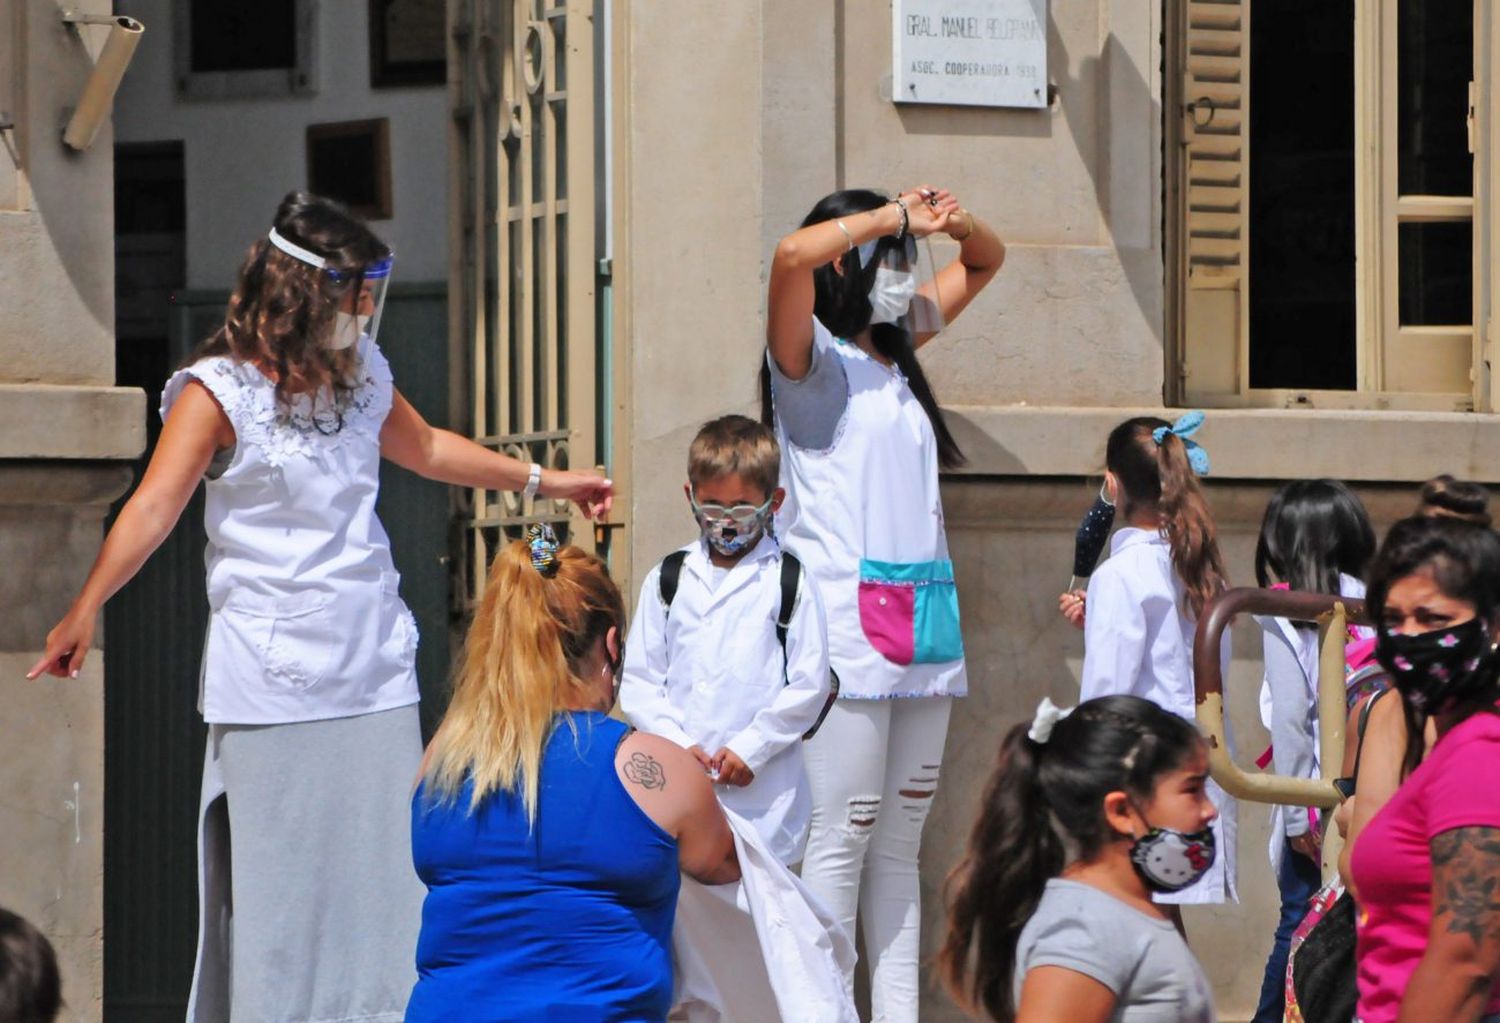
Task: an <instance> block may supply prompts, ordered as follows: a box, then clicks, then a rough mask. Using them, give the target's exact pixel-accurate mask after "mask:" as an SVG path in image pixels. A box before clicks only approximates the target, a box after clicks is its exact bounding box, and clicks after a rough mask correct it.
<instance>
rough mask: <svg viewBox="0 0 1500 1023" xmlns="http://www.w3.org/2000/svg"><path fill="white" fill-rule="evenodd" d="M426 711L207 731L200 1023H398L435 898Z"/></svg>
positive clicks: (197, 992)
mask: <svg viewBox="0 0 1500 1023" xmlns="http://www.w3.org/2000/svg"><path fill="white" fill-rule="evenodd" d="M421 746H422V740H421V729H420V725H419V721H418V716H417V708H416V706H410V707H401V708H398V709H396V710H388V711H381V712H379V713H375V714H365V715H362V716H360V717H352V718H335V719H333V720H329V721H309V722H300V723H296V724H288V725H210V726H209V732H208V751H207V753H206V755H205V757H204V764H203V797H202V801H201V803H200V805H199V828H198V898H199V928H198V960H197V964H196V967H195V969H194V971H193V993H192V996H191V999H190V1000H189V1002H188V1014H187V1019H188V1023H230V1021H232V1023H334V1021H355V1020H358V1021H366V1023H379V1021H385V1020H390V1021H399V1020H401V1019H402V1017H403V1016H404V1015H405V1011H406V1002H407V999H408V998H409V997H410V996H411V989H412V985H413V984H414V983H415V982H416V966H415V953H416V942H417V931H418V929H419V928H420V926H421V916H422V898H423V895H424V894H425V889H424V887H423V885H422V883H421V881H419V880H418V879H417V875H416V873H415V871H414V870H413V869H412V863H411V793H412V787H413V785H414V783H415V781H416V776H417V770H418V768H419V767H420V764H421V758H422V748H421Z"/></svg>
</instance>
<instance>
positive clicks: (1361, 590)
mask: <svg viewBox="0 0 1500 1023" xmlns="http://www.w3.org/2000/svg"><path fill="white" fill-rule="evenodd" d="M1339 595H1340V596H1342V597H1349V598H1350V599H1353V600H1363V599H1364V596H1365V584H1364V583H1363V582H1362V581H1360V580H1359V579H1356V578H1354V576H1352V575H1345V574H1342V573H1340V575H1339ZM1255 621H1256V624H1258V625H1259V626H1260V627H1261V629H1262V630H1264V648H1265V665H1266V674H1265V677H1264V678H1263V679H1262V681H1261V684H1260V719H1261V723H1262V724H1264V725H1265V727H1266V729H1267V731H1269V732H1270V733H1271V748H1272V751H1273V760H1274V767H1275V769H1276V773H1277V774H1292V775H1293V776H1296V777H1306V778H1316V777H1318V776H1319V774H1320V772H1321V770H1322V765H1321V751H1320V750H1319V745H1318V741H1319V735H1320V734H1321V730H1320V728H1319V726H1318V630H1317V629H1299V628H1297V627H1296V626H1295V625H1293V624H1292V622H1291V620H1290V619H1288V618H1276V617H1272V616H1270V615H1256V616H1255ZM1358 631H1359V633H1360V635H1362V636H1368V635H1372V634H1373V633H1372V631H1371V630H1369V629H1364V628H1361V629H1359V630H1358ZM1308 828H1309V820H1308V816H1307V809H1306V807H1287V806H1273V807H1272V808H1271V839H1270V855H1271V869H1272V870H1273V871H1279V870H1280V869H1281V860H1282V857H1283V855H1284V854H1285V851H1286V840H1287V838H1288V837H1296V836H1298V835H1303V834H1306V832H1307V830H1308Z"/></svg>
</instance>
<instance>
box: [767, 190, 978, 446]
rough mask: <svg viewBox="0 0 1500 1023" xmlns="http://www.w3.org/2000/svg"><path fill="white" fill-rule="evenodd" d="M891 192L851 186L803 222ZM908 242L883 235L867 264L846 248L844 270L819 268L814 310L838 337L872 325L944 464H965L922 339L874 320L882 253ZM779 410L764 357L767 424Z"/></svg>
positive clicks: (861, 207) (881, 201)
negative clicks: (922, 352)
mask: <svg viewBox="0 0 1500 1023" xmlns="http://www.w3.org/2000/svg"><path fill="white" fill-rule="evenodd" d="M890 201H891V200H890V197H889V196H887V195H882V194H881V193H879V192H876V191H873V190H871V189H868V188H847V189H844V190H843V191H840V192H833V193H831V194H830V195H826V196H824V197H823V198H822V199H820V200H818V204H817V205H816V206H814V207H813V208H812V211H811V212H810V213H808V215H807V216H806V217H804V218H803V219H802V225H801V226H802V227H811V226H812V225H813V224H822V223H826V222H827V221H830V220H837V219H838V218H840V217H847V216H851V215H853V214H855V213H865V212H867V211H869V210H874V209H879V208H880V207H881V206H884V205H885V204H886V203H888V202H890ZM902 244H903V243H902V242H900V241H897V240H896V238H895V237H894V236H893V235H887V236H886V237H884V238H880V239H879V240H878V241H877V243H876V249H875V255H874V256H873V257H872V258H871V259H870V263H869V265H868V266H865V265H862V264H861V262H860V258H859V250H858V249H850V250H849V251H848V252H846V253H844V258H843V262H842V264H841V265H842V268H843V273H839V271H837V270H835V269H834V268H833V264H832V263H831V262H830V263H825V264H823V265H822V266H820V267H818V268H817V269H816V270H814V271H813V288H814V296H815V297H814V299H813V315H814V316H816V317H817V318H818V319H819V320H820V321H821V322H822V324H823V326H825V327H827V328H828V332H829V333H830V334H832V335H833V336H834V337H839V338H852V337H854V336H855V335H857V334H859V333H860V332H861V331H863V330H864V329H865V328H866V327H868V328H869V329H870V343H871V344H872V345H873V346H874V347H875V351H877V352H879V353H880V354H881V355H882V356H883V357H885V358H887V359H889V360H891V362H892V363H893V364H894V365H895V366H896V368H897V369H899V370H900V371H901V374H902V376H904V377H906V382H907V384H908V386H910V387H911V393H912V394H913V395H915V396H916V399H917V401H918V403H920V404H921V406H922V409H923V411H925V412H926V413H927V418H928V420H929V421H930V422H931V423H932V432H933V435H934V436H935V437H936V438H937V449H938V464H939V465H941V466H942V467H943V468H944V469H956V468H958V467H959V466H961V465H963V464H964V461H965V459H964V454H963V452H962V451H961V450H959V447H958V442H957V441H955V440H954V439H953V434H952V433H951V432H949V430H948V423H947V421H946V420H945V419H944V418H943V410H942V409H941V408H939V407H938V402H937V398H936V397H935V396H934V395H933V393H932V385H931V384H929V383H928V382H927V374H926V373H924V372H922V363H921V362H919V361H918V360H917V346H916V339H915V338H913V337H912V336H911V334H910V333H908V332H907V330H906V328H904V327H902V326H900V325H899V324H895V323H876V324H873V325H872V324H871V323H870V316H871V314H872V312H873V310H872V309H871V306H870V286H871V285H872V284H874V283H875V271H876V270H877V269H878V268H879V266H880V256H881V255H883V254H884V253H885V252H886V251H887V250H889V249H892V248H897V247H899V246H901V245H902ZM773 416H774V412H773V410H772V405H771V368H770V366H768V365H765V364H764V363H762V365H761V367H760V418H761V422H763V423H765V424H766V425H767V426H773V425H774V423H773Z"/></svg>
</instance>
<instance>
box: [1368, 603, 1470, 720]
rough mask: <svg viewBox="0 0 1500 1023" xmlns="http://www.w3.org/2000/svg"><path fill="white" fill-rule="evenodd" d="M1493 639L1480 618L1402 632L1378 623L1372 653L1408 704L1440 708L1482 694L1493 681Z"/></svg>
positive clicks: (1439, 710) (1430, 711)
mask: <svg viewBox="0 0 1500 1023" xmlns="http://www.w3.org/2000/svg"><path fill="white" fill-rule="evenodd" d="M1495 649H1496V643H1495V641H1494V639H1493V638H1492V637H1491V636H1490V630H1489V628H1488V627H1487V624H1486V623H1485V621H1484V620H1483V619H1481V618H1471V619H1469V620H1468V621H1466V622H1463V623H1461V624H1459V625H1455V626H1453V627H1452V628H1448V629H1438V630H1437V631H1435V632H1422V633H1418V634H1417V635H1415V636H1407V635H1403V634H1402V633H1399V632H1396V631H1395V630H1393V629H1381V630H1380V636H1379V638H1377V639H1376V640H1375V656H1376V657H1377V658H1378V659H1379V660H1380V663H1381V665H1383V666H1384V667H1385V670H1386V671H1388V672H1390V673H1391V681H1392V682H1393V683H1394V684H1395V686H1396V690H1397V691H1398V692H1399V693H1400V694H1401V698H1402V699H1404V700H1405V701H1406V702H1407V704H1408V705H1410V706H1411V708H1412V709H1413V710H1416V711H1418V712H1420V713H1422V714H1439V713H1442V712H1443V711H1444V710H1446V709H1447V708H1448V707H1450V706H1452V705H1453V704H1454V703H1458V702H1462V701H1464V700H1468V699H1472V698H1475V697H1479V696H1482V695H1484V692H1485V690H1486V689H1488V688H1490V687H1491V686H1493V685H1494V682H1495V658H1496V654H1495Z"/></svg>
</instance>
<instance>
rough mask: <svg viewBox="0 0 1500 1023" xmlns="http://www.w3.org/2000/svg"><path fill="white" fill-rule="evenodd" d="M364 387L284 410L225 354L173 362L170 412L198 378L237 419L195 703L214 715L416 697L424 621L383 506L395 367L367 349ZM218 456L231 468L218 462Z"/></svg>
mask: <svg viewBox="0 0 1500 1023" xmlns="http://www.w3.org/2000/svg"><path fill="white" fill-rule="evenodd" d="M359 357H360V358H359V363H358V368H357V370H356V375H357V379H358V383H357V386H356V387H355V388H354V389H353V390H352V391H350V392H348V393H347V394H346V395H345V396H344V398H343V399H342V400H341V402H340V405H341V407H340V408H339V409H338V410H335V408H334V407H333V404H332V401H331V399H330V398H328V397H327V396H326V395H325V396H323V397H320V399H319V401H318V402H317V404H316V405H314V404H313V402H311V401H310V399H309V398H308V397H307V396H299V397H298V398H296V399H295V400H294V401H293V403H292V406H291V408H290V409H289V410H288V409H287V408H286V407H284V406H281V405H278V402H277V400H276V393H275V387H274V385H273V384H272V382H271V380H270V379H269V378H268V377H266V376H265V375H264V374H263V373H261V372H260V370H258V369H257V368H256V367H255V366H254V365H252V364H249V363H238V362H235V361H234V360H233V359H230V358H228V357H225V356H211V357H209V358H205V359H201V360H199V361H198V362H196V363H194V364H193V365H191V366H188V367H187V368H185V369H181V370H178V371H177V373H175V374H173V376H172V378H171V379H170V380H168V381H167V384H166V387H165V389H164V390H163V392H162V402H161V415H162V419H163V420H165V419H166V417H167V416H168V415H169V414H170V412H171V409H172V405H173V403H174V402H175V401H176V400H177V398H178V396H179V395H180V394H181V393H182V389H183V388H184V387H185V386H187V383H188V381H189V380H197V381H199V382H200V383H202V384H203V385H204V386H205V387H207V388H208V390H209V392H210V393H211V394H212V395H213V396H214V399H215V400H216V401H217V402H218V403H219V406H220V407H221V408H222V409H223V410H224V414H225V415H226V416H228V417H229V422H230V424H231V425H232V426H233V427H234V433H235V440H236V443H235V447H234V448H233V449H232V450H231V451H230V452H228V453H227V456H228V457H227V465H225V464H222V463H221V462H220V460H218V459H216V460H215V465H214V467H213V468H211V469H210V478H209V479H208V480H207V483H206V496H207V504H206V509H205V515H204V519H205V523H206V526H207V529H208V548H207V551H206V553H205V560H206V562H207V567H208V603H209V608H210V610H211V612H212V617H211V618H210V624H209V630H208V640H207V643H206V646H205V650H204V655H203V673H202V678H201V682H200V687H201V688H200V692H199V710H200V711H201V712H202V714H203V717H204V720H205V721H207V722H208V723H209V724H285V723H290V722H299V721H317V720H324V719H329V718H339V717H351V716H354V715H359V714H369V713H373V712H375V711H382V710H390V709H393V708H396V707H403V706H407V705H410V704H413V703H416V702H417V700H418V691H417V679H416V672H415V661H416V647H417V627H416V621H415V619H414V618H413V617H412V614H411V612H410V611H409V610H407V607H406V605H405V603H403V602H402V600H401V597H400V596H399V594H398V592H397V586H398V583H399V582H400V577H399V576H398V575H397V573H396V568H395V565H394V563H393V562H392V560H391V553H390V541H389V539H388V538H387V537H386V533H385V529H384V528H383V527H382V526H381V524H380V520H379V519H378V518H377V517H376V515H375V498H376V495H377V493H378V491H379V485H380V478H379V473H380V429H381V426H382V425H383V424H384V422H385V418H386V415H387V414H388V413H389V412H390V409H391V401H392V394H393V384H392V377H391V369H390V364H389V363H388V362H387V361H386V358H385V355H384V354H383V353H382V352H381V351H380V349H379V348H378V347H377V346H376V345H375V343H374V342H373V341H371V340H370V339H369V338H368V337H364V338H361V340H360V343H359ZM221 466H222V471H221V472H217V473H216V472H215V470H216V469H218V468H220V467H221Z"/></svg>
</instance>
